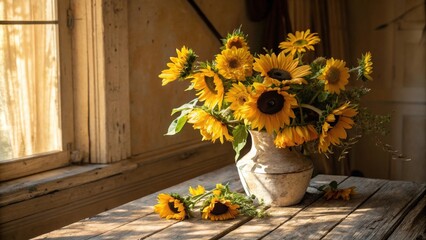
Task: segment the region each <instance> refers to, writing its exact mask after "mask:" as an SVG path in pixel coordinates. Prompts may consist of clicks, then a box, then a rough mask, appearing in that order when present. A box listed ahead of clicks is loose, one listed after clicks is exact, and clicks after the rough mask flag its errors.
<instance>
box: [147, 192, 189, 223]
mask: <svg viewBox="0 0 426 240" xmlns="http://www.w3.org/2000/svg"><path fill="white" fill-rule="evenodd" d="M154 212H156V213H158V214H159V215H160V217H162V218H166V219H176V220H184V219H185V218H186V217H188V212H187V206H186V205H185V203H184V201H183V200H182V199H181V197H180V196H179V195H178V194H165V193H161V194H159V195H158V204H157V205H155V206H154Z"/></svg>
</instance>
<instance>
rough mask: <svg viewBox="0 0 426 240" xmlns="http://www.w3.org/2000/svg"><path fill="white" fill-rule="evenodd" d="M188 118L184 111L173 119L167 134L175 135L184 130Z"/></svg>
mask: <svg viewBox="0 0 426 240" xmlns="http://www.w3.org/2000/svg"><path fill="white" fill-rule="evenodd" d="M187 120H188V116H187V113H185V112H182V113H181V115H180V116H179V117H177V118H176V119H175V120H173V121H172V122H171V123H170V125H169V129H168V131H167V133H166V134H165V135H175V134H176V133H178V132H180V130H182V128H183V126H185V123H186V121H187Z"/></svg>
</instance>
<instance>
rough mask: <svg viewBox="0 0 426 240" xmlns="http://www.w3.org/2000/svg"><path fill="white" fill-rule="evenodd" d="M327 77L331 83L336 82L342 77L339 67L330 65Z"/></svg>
mask: <svg viewBox="0 0 426 240" xmlns="http://www.w3.org/2000/svg"><path fill="white" fill-rule="evenodd" d="M326 79H327V81H328V82H329V83H331V84H336V83H338V82H339V79H340V71H339V69H338V68H335V67H330V68H329V69H328V71H327V76H326Z"/></svg>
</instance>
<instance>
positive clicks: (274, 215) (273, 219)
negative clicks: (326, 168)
mask: <svg viewBox="0 0 426 240" xmlns="http://www.w3.org/2000/svg"><path fill="white" fill-rule="evenodd" d="M346 178H347V177H345V176H329V175H318V176H316V177H315V178H313V179H312V180H311V183H310V186H312V187H319V186H321V185H324V184H328V183H329V182H331V181H337V182H339V183H340V182H341V181H343V180H344V179H346ZM312 187H310V188H308V192H307V193H306V194H305V196H304V197H303V199H302V202H300V203H299V204H297V205H294V206H289V207H272V208H270V209H268V211H267V212H268V213H269V217H267V218H254V219H252V220H250V221H249V222H247V223H246V224H244V225H242V226H240V227H238V228H237V229H235V230H234V231H232V232H230V233H229V234H227V235H225V236H224V237H223V238H222V239H257V238H260V237H262V236H266V235H267V234H269V233H270V232H271V231H273V230H274V229H276V228H277V227H279V226H280V225H282V224H283V223H284V222H286V221H288V220H289V219H290V218H292V217H293V216H294V215H296V214H298V213H299V212H300V211H302V210H303V209H304V208H306V207H307V206H309V205H310V204H312V203H313V202H315V201H316V200H318V199H319V198H320V197H321V196H322V193H320V192H318V191H317V190H315V189H314V188H312Z"/></svg>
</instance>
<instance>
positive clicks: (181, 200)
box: [154, 183, 267, 221]
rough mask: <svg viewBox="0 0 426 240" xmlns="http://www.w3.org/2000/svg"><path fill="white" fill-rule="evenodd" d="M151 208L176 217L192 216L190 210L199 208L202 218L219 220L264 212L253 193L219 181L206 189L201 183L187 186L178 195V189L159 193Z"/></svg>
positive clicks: (254, 215) (261, 214) (169, 216)
mask: <svg viewBox="0 0 426 240" xmlns="http://www.w3.org/2000/svg"><path fill="white" fill-rule="evenodd" d="M157 198H158V203H157V204H156V205H155V206H154V212H156V213H158V214H159V215H160V217H162V218H166V219H176V220H179V221H182V220H185V219H188V218H192V217H194V213H193V212H194V210H195V209H199V210H200V213H201V218H202V219H207V220H212V221H222V220H228V219H233V218H236V217H237V216H239V215H245V216H250V217H264V216H266V215H267V214H266V212H265V208H264V206H263V203H262V202H261V201H257V199H256V197H255V196H254V195H252V196H246V195H245V194H241V193H238V192H234V191H231V190H230V188H229V186H228V185H223V184H221V183H218V184H216V187H215V188H213V189H212V190H209V191H207V190H206V189H205V188H204V186H201V185H198V186H197V187H196V188H193V187H189V195H188V196H182V195H181V194H178V193H161V194H159V195H158V197H157Z"/></svg>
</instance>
